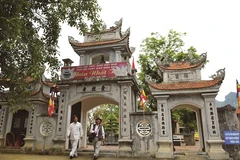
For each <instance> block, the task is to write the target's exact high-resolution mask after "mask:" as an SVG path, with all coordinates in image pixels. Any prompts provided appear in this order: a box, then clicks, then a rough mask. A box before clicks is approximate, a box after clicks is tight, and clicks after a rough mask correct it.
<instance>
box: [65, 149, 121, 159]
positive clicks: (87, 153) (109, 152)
mask: <svg viewBox="0 0 240 160" xmlns="http://www.w3.org/2000/svg"><path fill="white" fill-rule="evenodd" d="M69 153H70V150H66V151H65V152H64V155H66V156H67V155H69ZM93 153H94V152H93V150H80V151H78V155H79V156H93ZM99 155H100V156H101V157H105V158H116V157H117V151H114V150H100V152H99Z"/></svg>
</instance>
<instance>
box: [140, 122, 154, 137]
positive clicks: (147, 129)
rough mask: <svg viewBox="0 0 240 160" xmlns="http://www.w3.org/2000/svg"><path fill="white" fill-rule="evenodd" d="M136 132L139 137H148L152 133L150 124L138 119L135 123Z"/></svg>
mask: <svg viewBox="0 0 240 160" xmlns="http://www.w3.org/2000/svg"><path fill="white" fill-rule="evenodd" d="M136 131H137V134H138V135H139V136H140V137H148V136H150V135H151V133H152V126H151V124H150V123H149V122H148V121H145V120H143V121H140V122H138V123H137V125H136Z"/></svg>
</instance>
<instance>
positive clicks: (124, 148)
mask: <svg viewBox="0 0 240 160" xmlns="http://www.w3.org/2000/svg"><path fill="white" fill-rule="evenodd" d="M118 143H119V144H118V145H119V148H118V155H117V156H118V157H133V151H132V143H133V141H132V140H131V139H119V140H118Z"/></svg>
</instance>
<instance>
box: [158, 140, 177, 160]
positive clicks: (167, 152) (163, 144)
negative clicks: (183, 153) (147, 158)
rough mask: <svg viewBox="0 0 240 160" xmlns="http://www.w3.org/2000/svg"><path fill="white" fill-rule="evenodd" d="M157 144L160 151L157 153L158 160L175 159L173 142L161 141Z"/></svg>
mask: <svg viewBox="0 0 240 160" xmlns="http://www.w3.org/2000/svg"><path fill="white" fill-rule="evenodd" d="M157 144H158V151H157V152H156V158H169V159H173V158H174V155H173V149H172V141H171V140H160V141H157Z"/></svg>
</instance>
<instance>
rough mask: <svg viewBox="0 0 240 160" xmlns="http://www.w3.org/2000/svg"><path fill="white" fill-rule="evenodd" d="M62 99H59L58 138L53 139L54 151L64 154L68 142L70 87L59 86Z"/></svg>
mask: <svg viewBox="0 0 240 160" xmlns="http://www.w3.org/2000/svg"><path fill="white" fill-rule="evenodd" d="M59 89H60V91H61V92H60V97H59V109H58V119H57V126H56V136H55V138H54V139H53V141H54V145H53V149H54V150H55V152H62V151H63V150H64V149H65V141H66V123H67V118H68V117H67V114H68V107H67V100H68V94H69V91H68V89H69V85H59Z"/></svg>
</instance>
